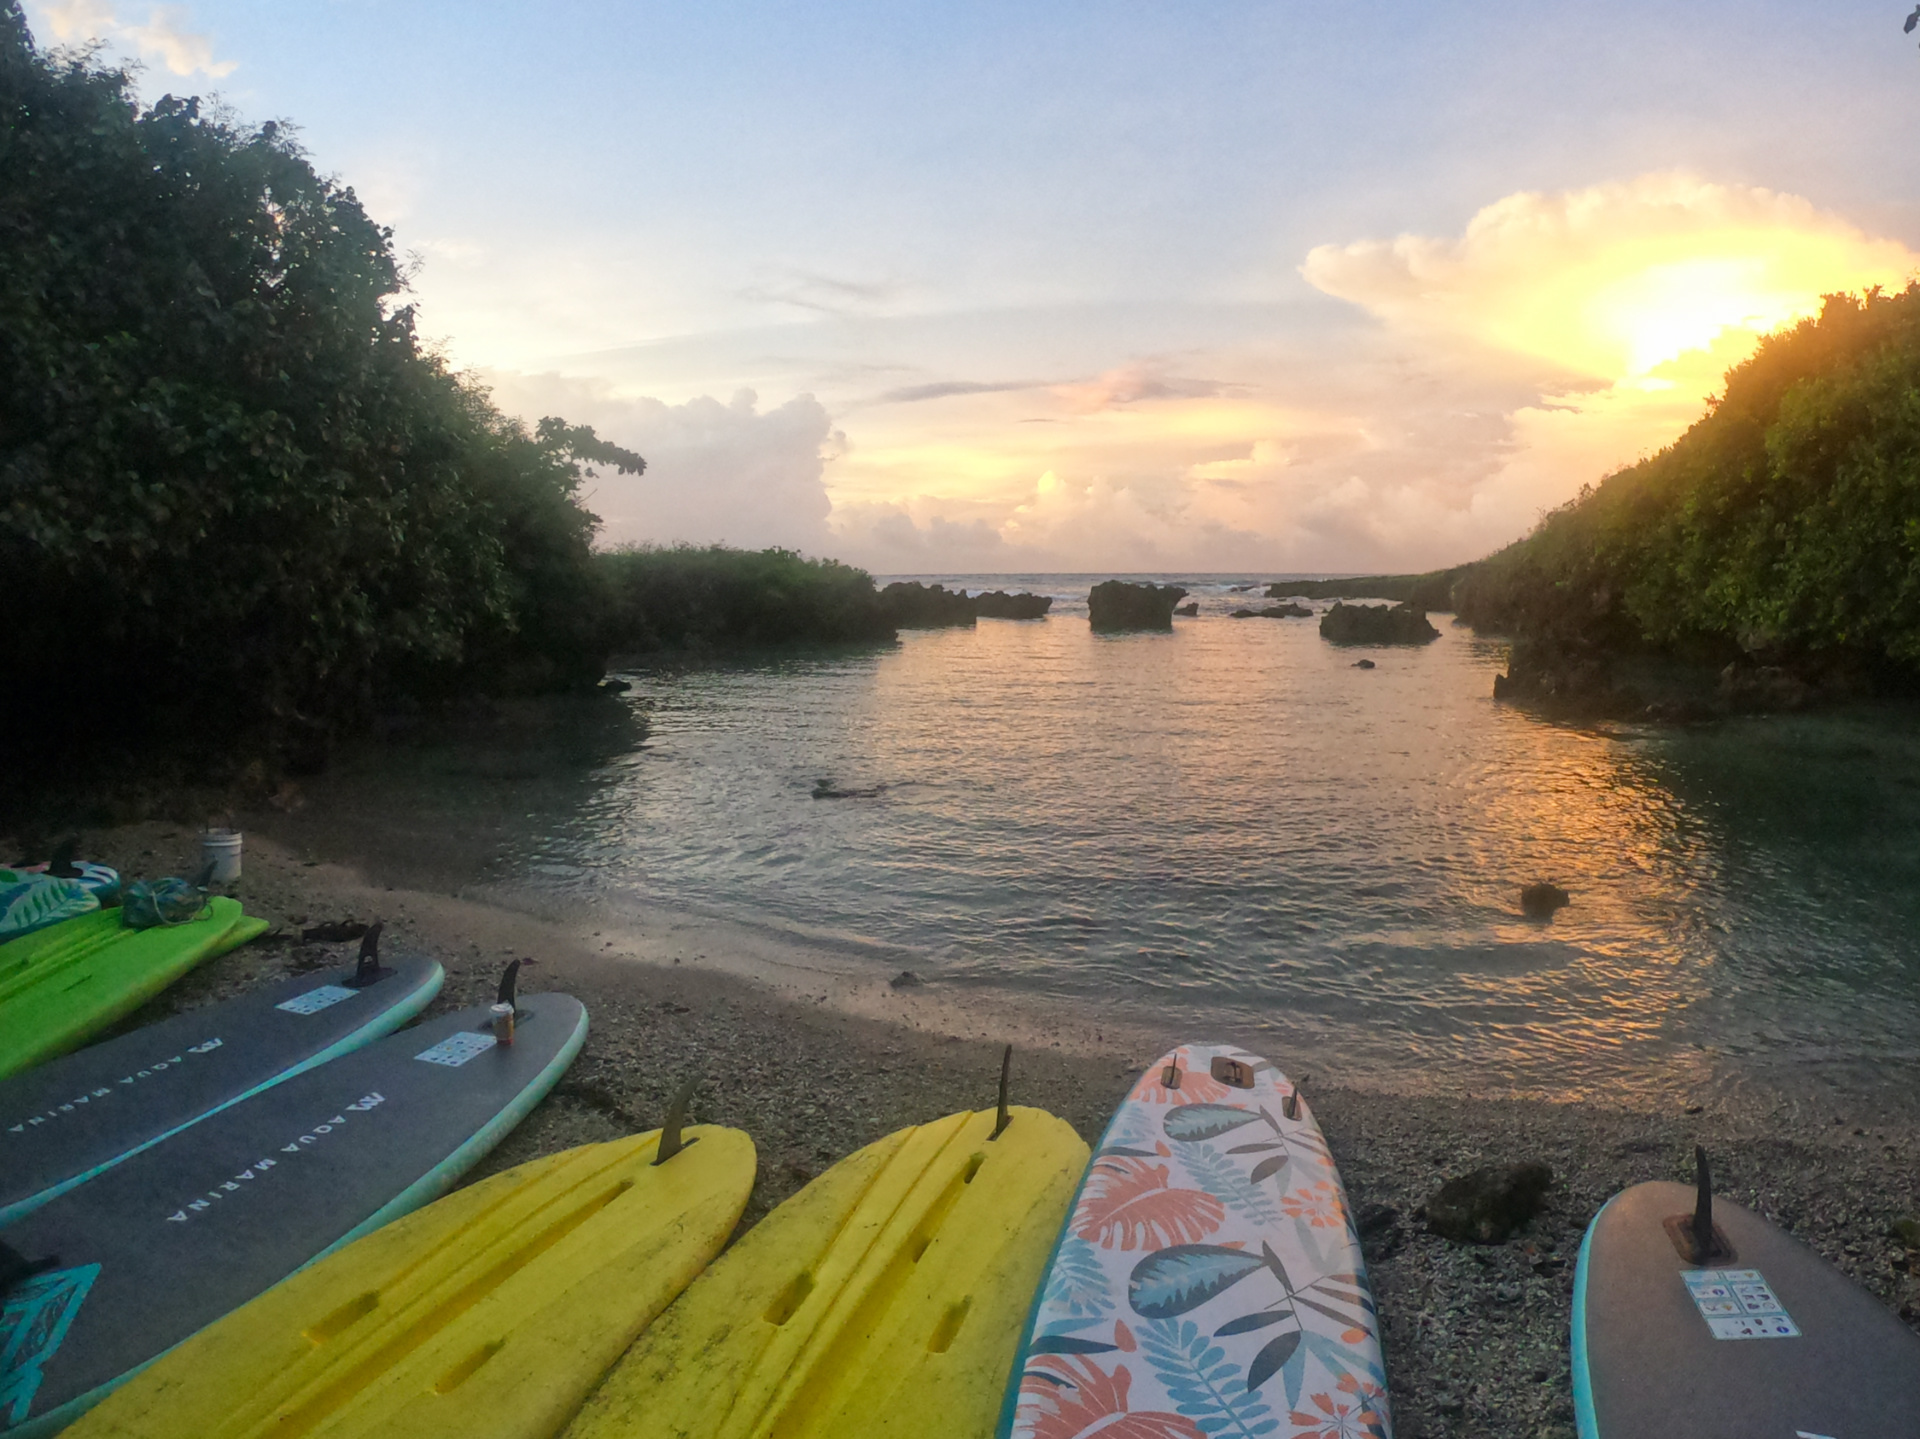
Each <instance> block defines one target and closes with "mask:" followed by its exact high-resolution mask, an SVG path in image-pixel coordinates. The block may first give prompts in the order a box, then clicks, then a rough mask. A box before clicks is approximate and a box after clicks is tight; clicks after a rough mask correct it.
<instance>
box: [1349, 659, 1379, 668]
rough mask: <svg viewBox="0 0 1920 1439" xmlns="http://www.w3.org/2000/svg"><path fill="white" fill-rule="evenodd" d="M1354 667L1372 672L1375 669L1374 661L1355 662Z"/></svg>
mask: <svg viewBox="0 0 1920 1439" xmlns="http://www.w3.org/2000/svg"><path fill="white" fill-rule="evenodd" d="M1353 667H1354V668H1355V669H1357V670H1370V669H1373V668H1375V665H1374V663H1373V661H1372V660H1355V661H1354V662H1353Z"/></svg>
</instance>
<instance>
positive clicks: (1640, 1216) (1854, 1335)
mask: <svg viewBox="0 0 1920 1439" xmlns="http://www.w3.org/2000/svg"><path fill="white" fill-rule="evenodd" d="M1702 1179H1703V1182H1702V1184H1701V1186H1700V1188H1699V1189H1698V1190H1696V1189H1694V1188H1689V1187H1688V1186H1686V1185H1684V1184H1639V1185H1635V1186H1634V1187H1633V1188H1632V1189H1628V1190H1626V1191H1624V1192H1623V1193H1621V1194H1617V1195H1615V1196H1614V1197H1613V1199H1611V1200H1609V1201H1608V1203H1607V1205H1606V1207H1605V1208H1603V1209H1602V1210H1601V1211H1600V1212H1599V1214H1597V1215H1595V1216H1594V1220H1593V1223H1592V1224H1591V1225H1590V1226H1589V1227H1588V1229H1587V1236H1586V1239H1585V1240H1584V1241H1583V1242H1582V1244H1581V1246H1580V1263H1579V1269H1578V1271H1577V1274H1576V1277H1575V1281H1574V1291H1573V1397H1574V1413H1575V1417H1576V1420H1577V1423H1578V1427H1579V1432H1580V1439H1667V1436H1672V1439H1683V1436H1684V1439H1914V1436H1915V1435H1920V1337H1916V1336H1915V1335H1914V1334H1913V1332H1912V1331H1911V1330H1909V1329H1908V1328H1907V1327H1906V1325H1904V1324H1902V1323H1901V1322H1900V1320H1899V1319H1898V1318H1896V1317H1895V1316H1894V1315H1893V1314H1892V1313H1891V1312H1890V1311H1889V1310H1888V1309H1887V1308H1886V1306H1885V1305H1883V1304H1882V1303H1881V1302H1880V1301H1879V1300H1878V1299H1876V1298H1874V1297H1873V1295H1871V1294H1869V1293H1867V1291H1866V1290H1864V1289H1862V1288H1860V1286H1859V1285H1857V1284H1855V1283H1854V1282H1853V1281H1852V1280H1851V1279H1849V1278H1847V1276H1846V1275H1844V1274H1842V1273H1841V1272H1840V1271H1839V1270H1838V1269H1835V1268H1834V1267H1833V1266H1832V1265H1830V1264H1828V1263H1827V1262H1826V1261H1825V1260H1824V1259H1822V1258H1820V1257H1819V1256H1818V1255H1817V1254H1815V1253H1813V1251H1812V1250H1810V1249H1808V1248H1806V1246H1804V1245H1802V1244H1800V1243H1799V1242H1798V1241H1797V1240H1795V1239H1793V1238H1791V1237H1790V1236H1788V1235H1787V1234H1786V1233H1785V1232H1784V1231H1783V1230H1780V1229H1778V1228H1776V1227H1774V1226H1773V1225H1771V1224H1769V1223H1768V1222H1767V1221H1766V1220H1764V1219H1762V1218H1760V1216H1758V1215H1757V1214H1754V1213H1753V1212H1752V1211H1750V1210H1747V1209H1743V1208H1741V1207H1740V1206H1739V1205H1737V1204H1730V1203H1727V1202H1726V1201H1725V1200H1714V1201H1713V1202H1712V1204H1711V1210H1710V1215H1709V1217H1708V1218H1707V1222H1706V1223H1705V1224H1697V1223H1696V1219H1695V1216H1696V1213H1697V1212H1698V1210H1699V1207H1700V1206H1699V1202H1698V1201H1699V1197H1700V1192H1701V1191H1703V1190H1704V1189H1705V1188H1706V1186H1705V1183H1704V1179H1705V1176H1704V1172H1703V1175H1702ZM1703 1237H1705V1238H1706V1239H1707V1243H1706V1246H1705V1250H1704V1252H1703V1251H1702V1247H1701V1244H1700V1240H1701V1239H1702V1238H1703Z"/></svg>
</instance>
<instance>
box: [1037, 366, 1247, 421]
mask: <svg viewBox="0 0 1920 1439" xmlns="http://www.w3.org/2000/svg"><path fill="white" fill-rule="evenodd" d="M1232 389H1233V387H1232V386H1231V385H1226V384H1223V383H1221V382H1220V381H1218V380H1183V379H1178V378H1176V377H1174V376H1171V375H1167V374H1165V373H1163V372H1162V371H1161V370H1160V369H1159V368H1158V366H1156V365H1154V364H1152V363H1149V362H1144V361H1142V362H1137V363H1134V364H1130V365H1123V366H1121V367H1120V368H1118V369H1113V370H1108V371H1107V372H1106V373H1104V374H1102V375H1100V376H1099V377H1097V378H1096V379H1092V380H1081V381H1075V382H1071V383H1068V384H1064V385H1056V386H1055V387H1054V390H1055V393H1057V394H1058V395H1059V396H1060V397H1061V398H1062V399H1064V400H1065V401H1067V403H1068V405H1069V406H1070V407H1071V408H1072V409H1074V410H1077V411H1079V412H1081V413H1083V414H1085V413H1090V412H1092V411H1095V410H1106V409H1113V408H1115V407H1117V406H1121V405H1137V404H1140V403H1141V402H1142V401H1145V400H1192V399H1203V398H1206V397H1209V396H1213V395H1224V394H1228V393H1230V392H1231V391H1232Z"/></svg>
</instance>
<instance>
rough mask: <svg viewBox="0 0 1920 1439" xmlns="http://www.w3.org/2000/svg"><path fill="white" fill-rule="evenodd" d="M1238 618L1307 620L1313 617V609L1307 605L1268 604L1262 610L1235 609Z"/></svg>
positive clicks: (1234, 616)
mask: <svg viewBox="0 0 1920 1439" xmlns="http://www.w3.org/2000/svg"><path fill="white" fill-rule="evenodd" d="M1233 618H1234V619H1236V620H1306V619H1312V618H1313V611H1312V610H1310V609H1308V608H1307V607H1306V606H1305V605H1268V606H1267V607H1266V608H1265V609H1262V610H1235V611H1234V612H1233Z"/></svg>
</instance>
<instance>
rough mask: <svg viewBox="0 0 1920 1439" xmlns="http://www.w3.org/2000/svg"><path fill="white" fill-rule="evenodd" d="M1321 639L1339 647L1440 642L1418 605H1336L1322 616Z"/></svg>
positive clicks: (1436, 631) (1438, 633) (1436, 632)
mask: <svg viewBox="0 0 1920 1439" xmlns="http://www.w3.org/2000/svg"><path fill="white" fill-rule="evenodd" d="M1320 638H1322V639H1324V640H1329V641H1331V642H1332V643H1334V644H1336V645H1424V644H1426V643H1427V642H1428V641H1430V640H1437V639H1439V638H1440V631H1438V630H1437V629H1435V628H1434V627H1433V626H1432V625H1430V624H1428V623H1427V612H1426V611H1425V610H1423V609H1420V608H1419V607H1417V606H1415V605H1392V606H1388V605H1349V604H1342V603H1340V602H1339V601H1338V600H1336V601H1334V606H1333V608H1332V609H1330V610H1328V611H1327V612H1326V613H1325V614H1323V615H1322V616H1320Z"/></svg>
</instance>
